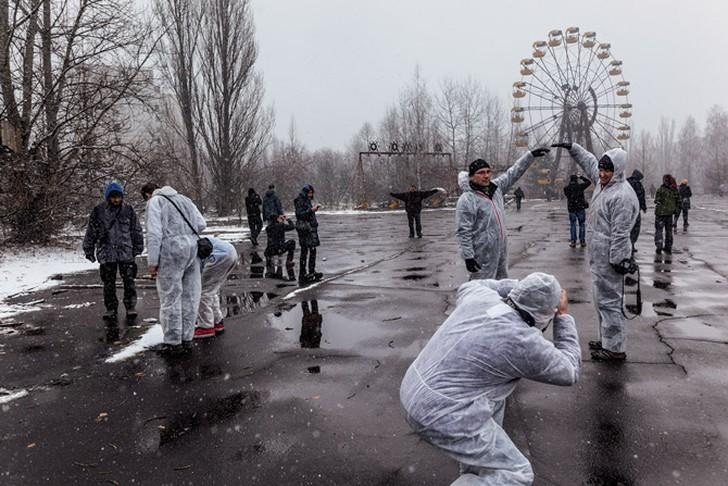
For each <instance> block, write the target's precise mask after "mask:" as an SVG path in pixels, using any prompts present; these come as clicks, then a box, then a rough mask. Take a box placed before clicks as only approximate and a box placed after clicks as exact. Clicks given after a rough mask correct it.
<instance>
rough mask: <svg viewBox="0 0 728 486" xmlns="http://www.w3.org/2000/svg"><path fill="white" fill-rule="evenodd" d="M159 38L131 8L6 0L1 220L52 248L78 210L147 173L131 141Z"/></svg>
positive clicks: (115, 1)
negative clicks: (102, 189)
mask: <svg viewBox="0 0 728 486" xmlns="http://www.w3.org/2000/svg"><path fill="white" fill-rule="evenodd" d="M154 43H155V38H154V37H153V36H152V35H151V30H150V29H149V26H148V25H146V24H145V23H144V22H142V21H141V20H140V19H138V18H136V17H135V15H134V9H133V8H132V5H131V4H130V2H128V1H123V0H78V1H75V2H68V1H62V0H30V1H21V0H15V1H8V0H0V93H1V94H2V110H1V111H0V113H2V115H3V118H4V120H3V144H5V145H6V146H7V147H8V149H9V150H6V152H8V153H7V154H6V155H5V156H3V157H2V159H1V160H0V164H2V170H1V171H0V173H1V174H2V175H0V187H1V189H0V207H1V208H2V211H0V213H1V214H2V216H1V217H2V220H3V222H4V223H7V224H9V225H10V227H11V233H12V238H13V239H14V240H16V241H22V242H26V241H47V240H48V239H49V238H51V237H52V236H53V234H54V233H55V232H56V231H57V230H58V229H59V228H60V227H62V226H63V225H64V224H65V223H66V222H67V220H68V218H69V217H71V216H72V211H73V209H76V208H77V207H78V204H77V203H78V202H82V201H84V198H88V197H90V196H91V195H96V194H98V192H96V191H95V190H94V189H97V187H98V186H100V185H101V183H102V182H103V181H104V180H108V179H109V178H110V177H112V176H113V177H116V178H120V179H124V178H129V177H131V176H133V174H134V173H135V172H136V171H138V169H139V168H140V166H141V165H143V162H144V161H143V153H142V152H143V151H142V149H140V146H141V144H139V143H134V142H136V141H132V140H131V139H130V138H129V137H128V136H127V135H128V134H129V133H130V132H131V131H132V129H133V128H134V117H133V116H132V113H133V112H134V111H135V110H137V109H140V108H142V107H143V105H142V103H143V102H144V100H145V99H148V98H149V97H150V91H149V86H150V84H151V83H150V81H151V76H150V74H149V72H148V71H146V70H145V69H144V67H145V65H146V64H147V62H148V60H149V57H150V55H151V54H150V53H151V50H152V48H153V46H154Z"/></svg>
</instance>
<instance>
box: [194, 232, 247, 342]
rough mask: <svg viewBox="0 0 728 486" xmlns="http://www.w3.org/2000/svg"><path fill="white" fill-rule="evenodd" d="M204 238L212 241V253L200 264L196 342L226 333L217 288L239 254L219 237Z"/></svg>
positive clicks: (223, 281) (218, 288)
mask: <svg viewBox="0 0 728 486" xmlns="http://www.w3.org/2000/svg"><path fill="white" fill-rule="evenodd" d="M207 238H208V239H209V240H210V241H211V242H212V254H211V255H210V256H209V257H207V258H205V259H204V260H202V261H201V264H202V290H201V292H200V306H199V310H198V312H197V324H196V325H195V334H194V338H195V339H202V338H209V337H215V336H216V335H220V334H222V333H224V332H225V323H224V322H223V317H224V316H223V315H222V311H221V310H220V289H222V286H223V285H224V284H225V282H226V281H227V277H228V275H230V273H231V272H232V271H233V270H235V267H236V266H237V265H238V252H237V251H236V250H235V247H234V246H233V245H231V244H230V243H228V242H227V241H224V240H221V239H220V238H215V237H211V236H208V237H207Z"/></svg>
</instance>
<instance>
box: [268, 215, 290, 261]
mask: <svg viewBox="0 0 728 486" xmlns="http://www.w3.org/2000/svg"><path fill="white" fill-rule="evenodd" d="M294 229H296V226H295V225H294V224H293V221H286V222H285V223H279V222H278V221H276V222H275V223H270V224H268V226H266V228H265V233H266V235H268V245H267V246H266V247H265V256H267V257H270V256H273V255H280V254H281V252H282V251H283V246H284V245H285V243H286V231H292V230H294Z"/></svg>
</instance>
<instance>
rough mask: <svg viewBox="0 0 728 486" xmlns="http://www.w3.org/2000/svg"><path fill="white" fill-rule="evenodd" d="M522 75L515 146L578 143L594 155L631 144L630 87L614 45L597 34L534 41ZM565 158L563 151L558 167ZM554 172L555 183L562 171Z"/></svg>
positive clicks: (514, 112) (574, 32)
mask: <svg viewBox="0 0 728 486" xmlns="http://www.w3.org/2000/svg"><path fill="white" fill-rule="evenodd" d="M520 72H521V79H520V80H519V81H516V82H515V83H513V100H514V102H513V108H512V109H511V122H512V124H513V143H514V145H515V146H517V147H529V146H530V147H533V146H535V145H539V144H550V143H553V142H556V141H558V142H576V143H579V144H580V145H582V146H584V147H585V148H586V149H587V150H589V151H590V152H594V151H595V150H607V149H609V148H614V147H622V148H624V146H625V145H626V144H627V143H628V140H629V138H630V135H631V130H630V125H629V121H630V118H631V117H632V105H631V104H630V103H629V89H630V83H629V81H625V79H624V76H623V75H622V61H620V60H617V59H615V58H614V57H613V56H612V53H611V44H609V43H605V42H598V41H597V38H596V33H595V32H584V33H581V32H580V31H579V28H578V27H569V28H568V29H566V30H565V31H563V32H562V31H561V30H552V31H551V32H549V34H548V39H547V40H539V41H536V42H534V43H533V53H532V54H531V57H529V58H525V59H522V60H521V70H520ZM560 158H561V150H560V149H559V150H557V151H556V154H555V160H554V168H558V165H559V161H560ZM552 174H553V175H552V182H553V178H554V177H556V170H553V171H552Z"/></svg>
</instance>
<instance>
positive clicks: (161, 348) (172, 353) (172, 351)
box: [151, 343, 186, 358]
mask: <svg viewBox="0 0 728 486" xmlns="http://www.w3.org/2000/svg"><path fill="white" fill-rule="evenodd" d="M151 349H152V350H153V351H156V352H158V353H159V354H161V355H162V356H164V357H167V358H172V357H176V356H181V355H183V354H185V352H186V349H185V347H184V346H183V345H182V344H168V343H162V344H159V345H157V346H154V347H152V348H151Z"/></svg>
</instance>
